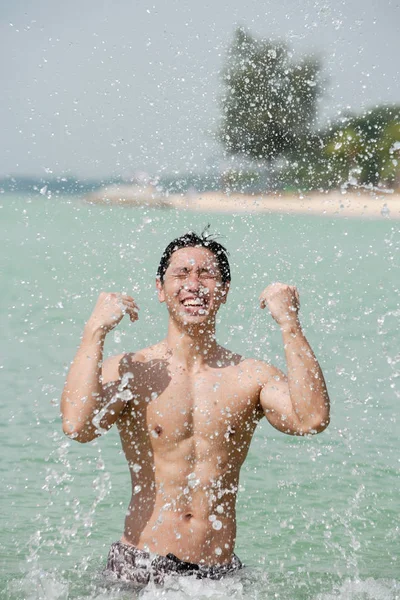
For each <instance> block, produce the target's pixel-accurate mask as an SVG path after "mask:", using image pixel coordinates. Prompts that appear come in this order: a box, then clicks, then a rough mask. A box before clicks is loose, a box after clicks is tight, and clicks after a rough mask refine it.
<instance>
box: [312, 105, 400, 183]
mask: <svg viewBox="0 0 400 600" xmlns="http://www.w3.org/2000/svg"><path fill="white" fill-rule="evenodd" d="M321 137H323V138H324V139H325V154H326V156H327V157H328V158H329V162H330V167H331V169H333V170H334V171H335V173H336V178H337V179H340V180H341V181H342V182H344V181H346V179H348V177H349V172H350V170H351V169H356V171H357V172H358V174H359V175H358V184H359V185H363V186H371V185H372V186H377V185H379V184H381V183H382V184H384V185H396V183H397V179H398V177H399V165H398V156H397V155H398V147H397V146H396V144H398V143H399V142H400V106H395V105H394V106H377V107H376V108H373V109H370V110H368V111H366V112H365V113H364V114H362V115H359V116H348V117H347V118H346V119H345V122H344V123H336V124H335V125H334V126H333V127H331V128H330V131H329V132H326V133H325V134H321Z"/></svg>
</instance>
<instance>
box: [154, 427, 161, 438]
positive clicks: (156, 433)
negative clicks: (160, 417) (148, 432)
mask: <svg viewBox="0 0 400 600" xmlns="http://www.w3.org/2000/svg"><path fill="white" fill-rule="evenodd" d="M162 432H163V428H162V427H161V425H156V426H155V427H154V431H153V435H154V437H158V436H160V435H161V434H162Z"/></svg>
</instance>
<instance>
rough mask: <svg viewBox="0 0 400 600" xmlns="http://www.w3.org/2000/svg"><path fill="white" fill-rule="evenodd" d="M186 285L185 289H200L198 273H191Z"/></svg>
mask: <svg viewBox="0 0 400 600" xmlns="http://www.w3.org/2000/svg"><path fill="white" fill-rule="evenodd" d="M184 287H185V290H198V289H199V288H200V287H201V283H200V279H199V276H198V275H197V274H191V275H190V276H189V277H188V279H187V281H186V283H185V286H184Z"/></svg>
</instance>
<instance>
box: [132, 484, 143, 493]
mask: <svg viewBox="0 0 400 600" xmlns="http://www.w3.org/2000/svg"><path fill="white" fill-rule="evenodd" d="M141 490H142V486H141V485H135V487H134V488H133V493H134V494H138V493H139V492H140V491H141Z"/></svg>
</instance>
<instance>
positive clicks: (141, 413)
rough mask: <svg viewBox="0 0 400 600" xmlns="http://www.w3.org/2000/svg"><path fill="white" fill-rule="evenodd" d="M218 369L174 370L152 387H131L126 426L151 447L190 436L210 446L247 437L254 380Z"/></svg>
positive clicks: (255, 414)
mask: <svg viewBox="0 0 400 600" xmlns="http://www.w3.org/2000/svg"><path fill="white" fill-rule="evenodd" d="M224 371H228V370H224V369H215V370H211V371H209V372H207V373H205V374H199V375H196V376H193V375H188V374H187V373H185V372H178V373H175V374H174V376H173V377H171V378H170V379H169V381H168V384H167V385H166V386H165V387H164V388H163V387H162V386H159V389H158V391H150V390H149V389H147V388H146V386H145V387H143V386H140V385H139V386H135V390H133V392H134V399H133V402H132V403H131V417H130V420H129V423H130V427H134V428H135V429H137V430H138V433H139V434H140V435H144V436H146V437H147V436H149V438H150V442H151V445H152V446H153V448H154V450H156V449H160V447H161V446H164V447H167V446H171V445H172V446H174V445H175V446H176V445H177V444H179V443H180V442H181V441H183V440H185V439H188V438H191V437H193V436H195V437H196V438H198V439H202V440H204V441H205V442H210V443H212V444H213V445H214V446H220V445H225V446H226V445H227V444H228V445H230V444H235V443H237V442H238V441H239V440H242V439H244V438H245V437H247V436H249V435H250V436H251V434H252V432H253V430H254V427H255V424H256V422H257V421H258V418H259V409H258V406H259V405H258V394H259V390H258V387H257V384H256V383H255V382H252V380H251V379H250V378H246V377H245V376H244V377H243V376H242V377H240V376H239V375H238V374H237V373H235V371H234V370H231V371H230V372H224Z"/></svg>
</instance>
